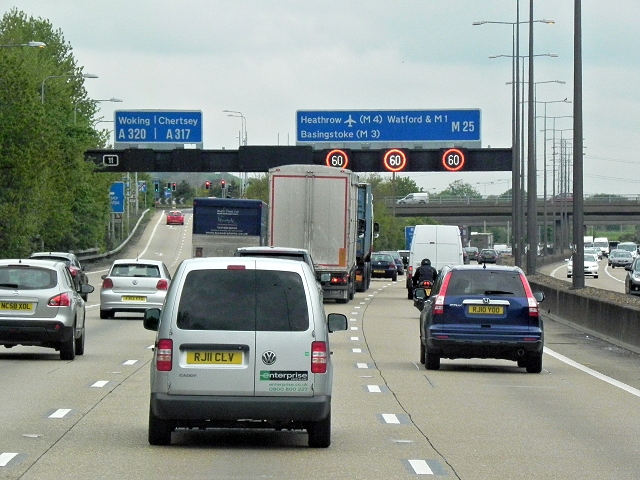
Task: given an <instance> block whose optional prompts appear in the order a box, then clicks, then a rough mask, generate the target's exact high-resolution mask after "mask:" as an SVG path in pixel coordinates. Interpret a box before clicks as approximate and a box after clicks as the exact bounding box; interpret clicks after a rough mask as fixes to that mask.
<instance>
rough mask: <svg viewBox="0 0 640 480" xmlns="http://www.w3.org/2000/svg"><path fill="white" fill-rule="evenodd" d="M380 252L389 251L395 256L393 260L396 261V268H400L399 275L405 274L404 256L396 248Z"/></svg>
mask: <svg viewBox="0 0 640 480" xmlns="http://www.w3.org/2000/svg"><path fill="white" fill-rule="evenodd" d="M378 253H388V254H389V255H391V256H392V257H393V261H394V262H396V270H398V275H404V262H403V261H402V257H401V256H400V254H399V253H398V252H397V251H396V250H391V251H387V250H385V251H381V252H378Z"/></svg>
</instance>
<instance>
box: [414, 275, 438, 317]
mask: <svg viewBox="0 0 640 480" xmlns="http://www.w3.org/2000/svg"><path fill="white" fill-rule="evenodd" d="M417 288H422V289H424V293H425V294H424V297H422V296H421V298H417V297H416V293H415V292H416V289H417ZM432 288H433V282H431V281H430V280H422V281H421V282H418V284H417V285H415V286H414V287H413V306H414V307H416V308H417V309H418V310H422V308H421V305H424V301H425V300H426V299H427V298H429V297H430V296H431V289H432Z"/></svg>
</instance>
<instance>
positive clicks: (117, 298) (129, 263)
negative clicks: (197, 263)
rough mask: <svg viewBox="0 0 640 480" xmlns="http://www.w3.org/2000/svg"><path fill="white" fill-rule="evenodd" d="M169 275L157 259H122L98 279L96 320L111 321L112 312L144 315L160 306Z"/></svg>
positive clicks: (169, 280) (167, 285)
mask: <svg viewBox="0 0 640 480" xmlns="http://www.w3.org/2000/svg"><path fill="white" fill-rule="evenodd" d="M170 283H171V275H170V274H169V270H168V269H167V266H166V265H165V264H164V263H163V262H161V261H159V260H144V259H141V258H140V259H136V258H134V259H122V260H116V261H115V262H113V265H111V268H110V269H109V273H107V274H106V275H103V276H102V286H101V287H100V318H102V319H105V318H113V317H114V315H115V314H116V312H134V313H144V312H145V310H147V308H152V307H157V308H160V307H162V304H163V302H164V298H165V296H166V295H167V290H168V288H169V284H170Z"/></svg>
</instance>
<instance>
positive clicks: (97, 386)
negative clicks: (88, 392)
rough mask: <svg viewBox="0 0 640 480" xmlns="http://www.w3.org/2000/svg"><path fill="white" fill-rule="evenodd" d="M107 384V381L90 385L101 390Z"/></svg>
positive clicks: (99, 381)
mask: <svg viewBox="0 0 640 480" xmlns="http://www.w3.org/2000/svg"><path fill="white" fill-rule="evenodd" d="M107 383H109V380H98V381H97V382H96V383H94V384H93V385H91V387H93V388H102V387H104V386H105V385H106V384H107Z"/></svg>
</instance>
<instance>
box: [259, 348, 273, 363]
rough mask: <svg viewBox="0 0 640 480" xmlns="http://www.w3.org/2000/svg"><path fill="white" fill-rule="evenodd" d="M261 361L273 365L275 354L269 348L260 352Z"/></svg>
mask: <svg viewBox="0 0 640 480" xmlns="http://www.w3.org/2000/svg"><path fill="white" fill-rule="evenodd" d="M262 363H264V364H265V365H273V364H274V363H276V354H275V353H274V352H272V351H271V350H267V351H266V352H264V353H263V354H262Z"/></svg>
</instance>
